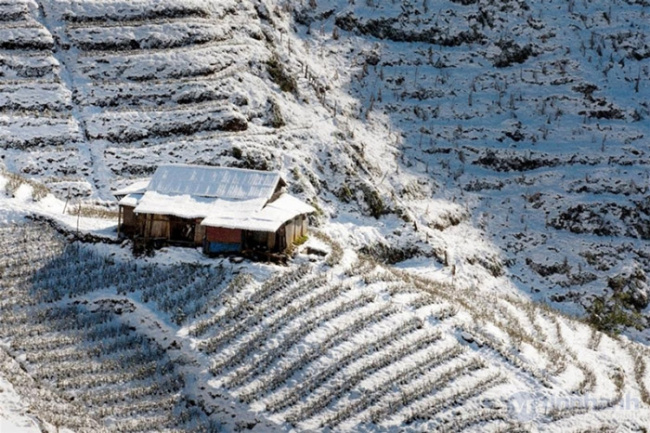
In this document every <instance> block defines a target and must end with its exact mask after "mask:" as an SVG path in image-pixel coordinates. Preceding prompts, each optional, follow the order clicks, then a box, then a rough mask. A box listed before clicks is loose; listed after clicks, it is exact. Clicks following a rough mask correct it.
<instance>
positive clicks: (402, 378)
mask: <svg viewBox="0 0 650 433" xmlns="http://www.w3.org/2000/svg"><path fill="white" fill-rule="evenodd" d="M462 353H463V348H462V347H461V346H458V345H455V346H453V347H451V348H445V349H443V350H440V351H427V352H426V353H425V354H424V355H423V356H422V358H419V359H417V360H416V361H415V363H413V364H412V365H410V366H409V368H401V369H399V370H396V371H393V372H392V373H391V374H389V375H388V377H387V378H385V379H383V380H380V381H378V382H377V383H375V384H373V385H372V387H371V388H364V389H361V391H362V393H361V397H360V398H359V399H357V400H354V401H349V402H346V403H345V404H340V405H338V407H336V408H335V409H334V412H333V413H332V414H330V415H328V416H326V417H325V418H324V419H323V421H322V423H321V424H322V427H326V426H327V427H335V426H337V425H339V424H340V423H342V422H343V421H345V420H346V419H348V418H350V417H352V416H354V415H356V414H359V413H362V412H363V411H364V410H366V409H367V408H369V407H374V406H375V405H376V404H377V403H378V402H379V401H380V400H381V399H382V398H383V397H384V396H385V395H386V394H388V393H389V392H390V390H392V389H393V387H394V386H395V385H398V386H402V385H404V384H406V383H409V382H410V381H413V380H415V379H416V378H418V377H422V376H424V375H426V374H427V373H428V372H429V371H431V370H433V369H434V368H436V367H438V366H441V365H443V364H445V363H447V362H449V361H451V360H454V359H456V358H457V357H459V356H460V355H461V354H462Z"/></svg>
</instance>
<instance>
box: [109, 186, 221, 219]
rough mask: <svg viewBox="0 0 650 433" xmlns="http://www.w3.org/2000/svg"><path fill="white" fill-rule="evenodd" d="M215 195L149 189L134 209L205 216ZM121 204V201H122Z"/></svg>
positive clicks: (166, 213) (176, 214) (184, 216)
mask: <svg viewBox="0 0 650 433" xmlns="http://www.w3.org/2000/svg"><path fill="white" fill-rule="evenodd" d="M216 201H218V199H216V198H214V197H198V196H191V195H189V194H179V195H168V194H160V193H158V192H156V191H147V192H145V193H144V195H143V196H142V198H141V199H140V200H139V201H138V203H137V206H136V208H135V210H134V212H135V213H140V214H155V215H173V216H177V217H179V218H188V219H192V218H205V217H206V216H207V215H209V214H210V212H211V210H212V208H213V206H214V204H215V202H216ZM120 204H121V203H120Z"/></svg>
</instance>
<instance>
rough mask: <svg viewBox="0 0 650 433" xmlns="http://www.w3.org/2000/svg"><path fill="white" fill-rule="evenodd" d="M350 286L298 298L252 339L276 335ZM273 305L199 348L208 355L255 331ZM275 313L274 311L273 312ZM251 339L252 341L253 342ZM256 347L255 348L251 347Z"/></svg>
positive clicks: (263, 307) (259, 308)
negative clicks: (300, 316) (288, 324)
mask: <svg viewBox="0 0 650 433" xmlns="http://www.w3.org/2000/svg"><path fill="white" fill-rule="evenodd" d="M349 289H350V287H349V286H348V285H338V286H335V287H328V288H327V289H326V290H324V291H322V292H320V293H319V292H316V293H315V294H314V295H313V296H309V295H308V296H305V297H304V298H302V297H301V298H298V299H296V300H295V301H294V302H292V303H291V304H289V305H288V306H286V307H284V308H282V307H280V308H282V309H281V310H280V311H279V313H278V314H275V315H273V316H272V317H271V318H269V324H268V326H265V327H263V328H262V329H261V330H260V331H258V332H259V333H260V334H261V335H259V336H257V335H255V333H253V337H252V339H258V338H259V339H260V341H264V339H265V338H266V337H268V336H269V335H271V334H273V333H275V332H276V331H277V330H278V329H279V328H281V327H283V326H284V325H285V324H286V323H288V322H289V321H291V320H293V319H294V318H295V317H297V316H299V315H301V314H303V313H304V312H305V311H313V310H314V309H315V308H317V307H319V306H321V305H323V304H326V303H327V302H330V301H332V300H334V299H335V298H337V297H338V296H339V295H340V294H341V293H343V292H344V291H347V290H349ZM270 304H271V303H263V304H260V306H259V307H258V308H253V309H252V312H251V314H249V315H248V317H246V319H245V320H241V321H240V322H238V323H235V324H234V325H233V326H231V327H230V328H228V329H226V330H224V331H222V332H221V333H220V334H217V335H216V336H214V337H212V338H210V339H208V340H206V341H205V342H202V344H201V345H200V346H199V348H200V349H201V350H202V351H205V352H207V353H213V352H215V351H216V350H217V349H218V348H220V347H223V346H224V345H225V344H227V343H228V342H230V341H231V340H232V339H234V338H236V337H238V336H240V335H242V334H243V333H245V332H246V331H247V330H250V329H253V327H254V326H256V325H258V324H260V323H261V322H262V321H263V320H264V315H265V313H266V312H268V311H269V310H271V308H269V307H270ZM271 311H273V310H271ZM252 339H251V340H252ZM251 347H254V346H251Z"/></svg>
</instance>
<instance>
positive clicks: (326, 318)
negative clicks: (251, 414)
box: [211, 296, 389, 387]
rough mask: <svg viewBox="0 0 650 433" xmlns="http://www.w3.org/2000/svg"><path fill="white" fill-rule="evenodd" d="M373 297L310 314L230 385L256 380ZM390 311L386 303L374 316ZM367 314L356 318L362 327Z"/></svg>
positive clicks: (234, 376) (215, 368) (228, 382)
mask: <svg viewBox="0 0 650 433" xmlns="http://www.w3.org/2000/svg"><path fill="white" fill-rule="evenodd" d="M369 300H370V298H369V297H365V296H361V297H358V298H353V299H351V300H349V301H345V302H342V303H340V304H337V305H336V306H335V307H334V308H332V309H330V310H326V311H321V312H319V313H315V314H310V315H309V317H308V318H307V319H305V320H302V321H299V322H298V323H297V324H296V326H295V327H293V328H292V329H291V330H289V331H287V333H286V334H285V336H284V338H283V339H282V340H281V341H280V343H279V344H277V345H275V346H272V347H268V345H267V346H265V347H264V350H263V352H262V354H261V355H260V356H257V357H255V358H254V359H253V361H252V362H250V363H246V364H244V365H243V366H242V367H240V368H238V369H237V370H236V371H235V372H234V373H233V374H232V375H231V376H229V377H228V378H227V380H226V386H229V387H234V386H241V385H242V384H243V383H245V382H246V381H249V380H252V378H253V377H255V376H258V375H260V374H262V372H263V371H265V370H266V369H267V368H268V367H269V366H270V365H271V364H272V363H273V362H274V361H275V360H277V359H279V358H280V357H283V356H285V355H286V354H287V353H289V351H290V350H291V349H292V348H294V347H295V346H296V345H297V344H298V343H299V342H300V341H302V340H303V339H304V338H305V337H306V336H307V335H309V334H310V333H312V332H314V331H315V330H316V329H317V328H318V327H320V326H322V325H325V324H327V323H328V322H331V321H332V320H334V319H337V318H339V317H341V316H343V315H345V314H348V313H350V312H352V311H355V310H357V309H359V308H361V307H363V306H364V305H366V304H367V303H368V301H369ZM388 310H389V307H388V306H387V305H384V306H381V307H380V308H378V309H373V310H372V311H371V313H370V316H372V315H374V316H375V317H381V316H383V315H384V314H386V313H387V312H388ZM366 317H369V316H366V315H365V313H364V314H363V315H361V316H359V317H358V318H357V319H356V321H357V322H358V325H356V326H362V323H365V321H366V320H367V319H366ZM352 326H355V324H352ZM227 365H231V362H230V360H228V362H227ZM221 368H222V367H221V365H220V364H218V365H215V366H213V367H212V369H211V371H212V372H213V373H218V372H219V371H220V369H221Z"/></svg>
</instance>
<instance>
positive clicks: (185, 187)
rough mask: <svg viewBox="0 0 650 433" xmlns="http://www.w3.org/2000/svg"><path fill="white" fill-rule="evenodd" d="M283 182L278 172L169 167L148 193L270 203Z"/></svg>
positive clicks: (162, 169) (153, 181)
mask: <svg viewBox="0 0 650 433" xmlns="http://www.w3.org/2000/svg"><path fill="white" fill-rule="evenodd" d="M280 180H281V177H280V173H278V172H275V171H257V170H246V169H240V168H229V167H207V166H196V165H182V164H169V165H161V166H159V167H158V169H157V170H156V172H155V173H154V175H153V177H152V178H151V182H150V183H149V187H148V188H147V191H155V192H157V193H160V194H166V195H181V194H187V195H191V196H198V197H218V198H222V199H229V200H250V199H256V198H265V199H267V200H268V199H270V198H271V196H272V195H273V193H274V192H275V188H276V186H277V184H278V182H280Z"/></svg>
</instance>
